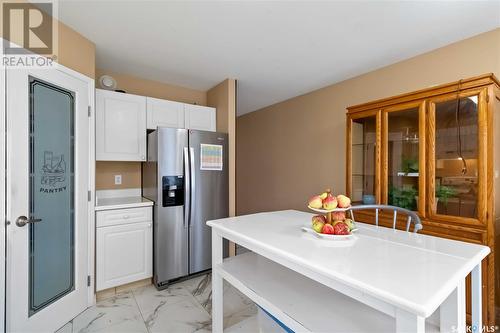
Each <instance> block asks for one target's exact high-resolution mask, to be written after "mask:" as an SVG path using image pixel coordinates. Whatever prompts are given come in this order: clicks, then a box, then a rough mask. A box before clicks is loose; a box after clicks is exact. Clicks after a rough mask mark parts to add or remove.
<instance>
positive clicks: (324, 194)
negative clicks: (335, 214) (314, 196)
mask: <svg viewBox="0 0 500 333" xmlns="http://www.w3.org/2000/svg"><path fill="white" fill-rule="evenodd" d="M330 192H331V191H330V189H327V190H325V192H323V193H321V194H320V195H319V197H320V198H321V200H325V198H326V196H327V195H328V193H330Z"/></svg>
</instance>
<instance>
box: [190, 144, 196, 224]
mask: <svg viewBox="0 0 500 333" xmlns="http://www.w3.org/2000/svg"><path fill="white" fill-rule="evenodd" d="M189 166H190V177H191V179H190V180H189V182H190V183H191V184H190V185H191V189H190V192H191V203H190V205H189V206H190V207H189V208H190V209H189V227H191V218H192V217H193V198H194V195H195V193H194V191H195V188H196V187H195V186H196V178H195V176H194V149H193V147H189Z"/></svg>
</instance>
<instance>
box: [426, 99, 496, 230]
mask: <svg viewBox="0 0 500 333" xmlns="http://www.w3.org/2000/svg"><path fill="white" fill-rule="evenodd" d="M485 98H486V91H472V92H466V93H461V94H460V98H459V99H458V98H457V95H456V94H451V95H447V96H444V97H441V98H439V99H435V100H432V101H431V102H430V108H429V129H430V131H429V138H430V140H431V145H430V152H429V155H430V156H429V168H430V170H431V171H430V174H429V182H430V183H431V186H430V187H429V191H430V193H429V199H430V200H429V207H428V209H429V212H430V214H431V216H434V217H436V218H439V219H446V220H448V219H452V220H454V221H458V222H461V223H466V224H470V223H472V224H477V223H479V221H484V217H483V216H480V214H482V213H481V212H482V211H484V209H482V207H479V205H480V203H484V202H486V201H485V200H484V199H485V195H486V193H485V191H486V189H485V186H484V184H485V177H486V139H484V140H480V138H486V102H485Z"/></svg>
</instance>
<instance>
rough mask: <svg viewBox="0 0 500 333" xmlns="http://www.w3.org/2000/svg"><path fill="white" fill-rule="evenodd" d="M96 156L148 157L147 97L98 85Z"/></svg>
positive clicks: (101, 158) (110, 158) (119, 158)
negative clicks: (99, 87) (102, 88)
mask: <svg viewBox="0 0 500 333" xmlns="http://www.w3.org/2000/svg"><path fill="white" fill-rule="evenodd" d="M96 159H97V160H98V161H144V160H146V97H144V96H137V95H131V94H123V93H117V92H114V91H107V90H101V89H96Z"/></svg>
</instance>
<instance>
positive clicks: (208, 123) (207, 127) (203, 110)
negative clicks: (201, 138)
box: [184, 104, 217, 132]
mask: <svg viewBox="0 0 500 333" xmlns="http://www.w3.org/2000/svg"><path fill="white" fill-rule="evenodd" d="M184 116H185V123H184V124H185V125H184V127H185V128H188V129H194V130H202V131H212V132H215V131H216V127H217V124H216V115H215V108H211V107H208V106H200V105H192V104H184Z"/></svg>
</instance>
